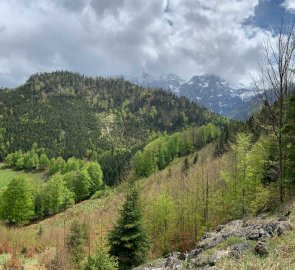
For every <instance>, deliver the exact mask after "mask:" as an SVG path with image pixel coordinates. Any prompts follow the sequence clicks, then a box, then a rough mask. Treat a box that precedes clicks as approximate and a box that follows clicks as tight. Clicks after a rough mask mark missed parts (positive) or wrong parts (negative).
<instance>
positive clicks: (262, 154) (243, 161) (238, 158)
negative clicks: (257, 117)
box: [223, 133, 270, 217]
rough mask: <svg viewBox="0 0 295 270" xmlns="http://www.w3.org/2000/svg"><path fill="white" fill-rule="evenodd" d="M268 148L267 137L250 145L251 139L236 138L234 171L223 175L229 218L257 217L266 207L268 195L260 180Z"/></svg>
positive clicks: (243, 135)
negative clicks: (229, 211) (255, 214)
mask: <svg viewBox="0 0 295 270" xmlns="http://www.w3.org/2000/svg"><path fill="white" fill-rule="evenodd" d="M269 146H270V138H269V137H261V138H260V139H259V140H258V141H257V142H256V143H254V144H253V143H252V142H251V136H250V135H248V134H244V133H240V134H238V135H237V142H236V144H235V145H234V146H233V151H234V169H233V171H230V172H229V171H228V172H224V173H223V178H224V180H225V181H226V185H227V189H228V190H229V192H228V193H227V194H226V196H225V197H224V200H225V202H226V205H227V206H228V207H229V208H230V209H231V211H232V216H234V217H240V216H244V215H246V214H253V213H256V212H257V211H258V210H260V209H261V208H263V206H264V205H266V204H267V198H268V192H267V190H265V189H264V188H263V184H262V180H263V174H264V171H265V165H266V163H267V160H268V157H269V150H270V148H269Z"/></svg>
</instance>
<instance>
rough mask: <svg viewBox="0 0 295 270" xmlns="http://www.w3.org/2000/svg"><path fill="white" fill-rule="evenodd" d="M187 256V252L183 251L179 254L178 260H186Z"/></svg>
mask: <svg viewBox="0 0 295 270" xmlns="http://www.w3.org/2000/svg"><path fill="white" fill-rule="evenodd" d="M186 258H187V254H186V253H183V252H181V253H180V254H179V255H178V256H177V259H178V260H181V261H184V260H185V259H186Z"/></svg>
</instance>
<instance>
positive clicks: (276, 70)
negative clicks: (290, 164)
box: [254, 19, 295, 203]
mask: <svg viewBox="0 0 295 270" xmlns="http://www.w3.org/2000/svg"><path fill="white" fill-rule="evenodd" d="M294 23H295V20H294V21H293V22H292V23H291V24H289V25H286V24H285V23H284V20H283V19H282V23H281V26H280V29H279V33H278V34H277V36H276V37H275V38H270V37H269V38H268V39H267V40H266V41H265V42H264V44H263V50H264V57H263V59H262V61H261V63H260V73H259V77H258V78H257V79H255V80H254V84H255V87H256V90H257V91H258V96H259V98H260V99H261V101H262V104H263V110H264V117H265V118H266V119H265V120H266V123H267V125H268V127H269V128H270V131H271V132H272V134H273V135H274V137H275V142H276V145H277V150H278V183H279V198H280V202H281V203H282V202H283V200H284V145H283V143H284V141H283V140H284V138H283V133H282V128H283V127H284V125H285V111H286V100H287V98H288V96H289V95H290V93H291V91H292V90H293V84H292V82H293V64H294V59H293V57H294V50H295V39H294V38H295V35H294V34H295V33H294Z"/></svg>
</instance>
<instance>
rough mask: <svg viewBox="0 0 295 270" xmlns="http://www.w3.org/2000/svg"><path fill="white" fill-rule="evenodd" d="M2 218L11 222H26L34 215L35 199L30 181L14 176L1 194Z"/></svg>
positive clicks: (0, 207)
mask: <svg viewBox="0 0 295 270" xmlns="http://www.w3.org/2000/svg"><path fill="white" fill-rule="evenodd" d="M0 210H1V219H2V220H5V221H6V222H8V223H10V224H26V223H28V222H29V221H30V220H31V219H32V218H33V217H34V199H33V192H32V188H31V185H30V182H29V180H28V179H27V178H25V177H23V176H21V177H16V178H14V179H13V180H12V181H11V182H10V183H9V185H8V187H7V189H6V190H5V191H4V192H3V194H2V196H1V206H0Z"/></svg>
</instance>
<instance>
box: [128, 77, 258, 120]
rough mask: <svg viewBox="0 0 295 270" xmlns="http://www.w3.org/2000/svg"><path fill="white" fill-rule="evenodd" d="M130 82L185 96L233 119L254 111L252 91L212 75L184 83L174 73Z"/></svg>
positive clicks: (139, 78) (134, 78)
mask: <svg viewBox="0 0 295 270" xmlns="http://www.w3.org/2000/svg"><path fill="white" fill-rule="evenodd" d="M129 80H130V81H131V82H133V83H135V84H137V85H140V86H144V87H149V88H162V89H164V90H166V91H169V92H172V93H174V94H176V95H177V96H185V97H187V98H188V99H190V100H191V101H193V102H196V103H199V104H200V105H202V106H205V107H206V108H208V109H209V110H211V111H213V112H215V113H218V114H221V115H224V116H226V117H229V118H232V119H235V120H245V119H247V118H248V117H249V116H250V115H251V113H252V112H253V111H254V110H255V108H256V105H255V103H256V102H255V101H256V100H255V99H256V93H255V90H253V89H249V88H246V87H244V86H243V85H240V86H239V87H233V86H230V84H229V83H228V82H227V81H225V80H224V79H222V78H220V77H219V76H217V75H213V74H205V75H195V76H193V77H192V78H191V79H189V80H184V79H182V78H180V77H179V76H178V75H175V74H173V73H168V74H166V75H160V76H153V75H150V74H148V73H142V74H140V75H139V76H137V77H133V78H129Z"/></svg>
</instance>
